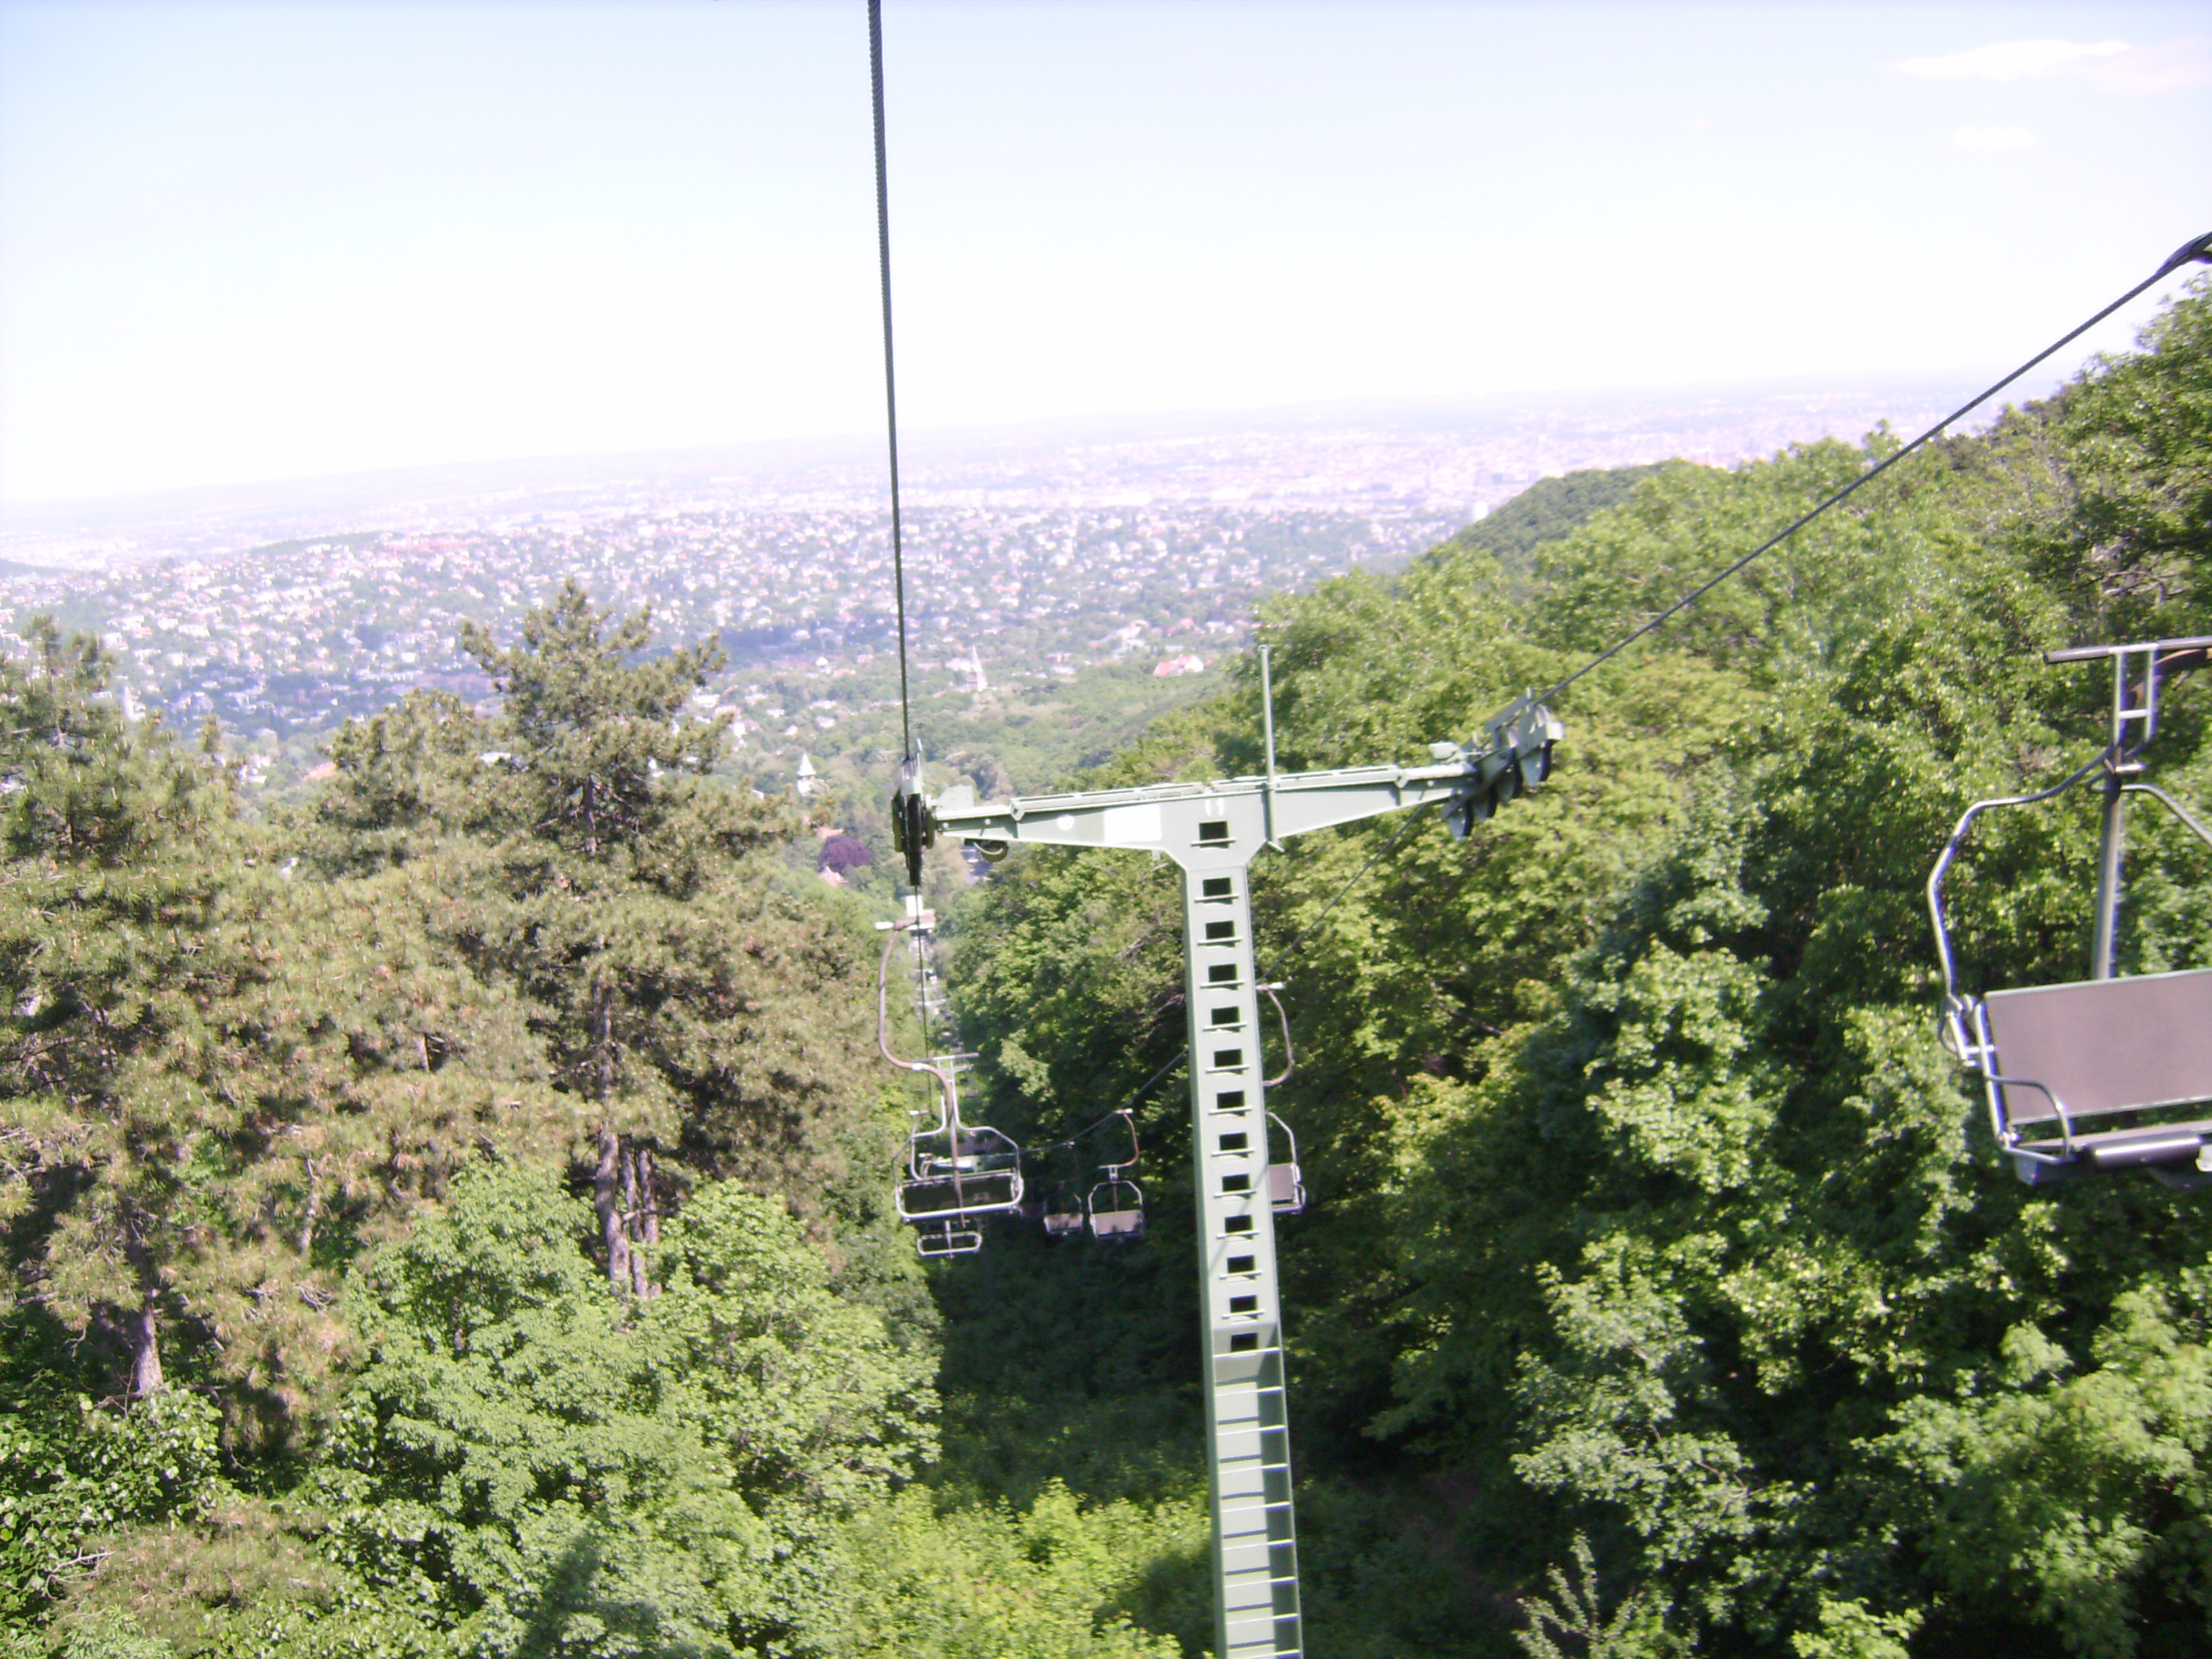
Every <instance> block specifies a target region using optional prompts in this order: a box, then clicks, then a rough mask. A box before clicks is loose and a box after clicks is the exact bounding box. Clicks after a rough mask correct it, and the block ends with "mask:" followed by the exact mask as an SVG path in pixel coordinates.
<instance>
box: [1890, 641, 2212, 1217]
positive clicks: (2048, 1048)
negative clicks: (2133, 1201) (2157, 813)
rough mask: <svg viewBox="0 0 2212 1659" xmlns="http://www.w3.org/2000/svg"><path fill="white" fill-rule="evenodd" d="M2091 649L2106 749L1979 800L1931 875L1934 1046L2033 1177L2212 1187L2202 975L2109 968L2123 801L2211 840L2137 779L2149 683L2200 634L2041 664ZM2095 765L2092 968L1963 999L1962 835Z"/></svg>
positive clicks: (2210, 1018)
mask: <svg viewBox="0 0 2212 1659" xmlns="http://www.w3.org/2000/svg"><path fill="white" fill-rule="evenodd" d="M2097 657H2109V658H2110V659H2112V665H2113V696H2112V744H2111V745H2110V747H2108V748H2107V749H2106V750H2105V751H2104V752H2103V753H2102V754H2100V755H2099V756H2098V757H2096V758H2095V759H2093V760H2092V761H2090V762H2089V763H2087V765H2085V766H2083V767H2081V769H2079V770H2077V771H2075V773H2073V774H2072V775H2070V776H2069V777H2067V778H2066V779H2064V780H2063V781H2061V782H2059V783H2057V784H2054V785H2053V786H2051V787H2050V788H2048V789H2043V790H2039V791H2037V792H2035V793H2032V794H2026V795H2014V796H2006V797H2002V798H1999V799H1990V800H1983V801H1976V802H1975V803H1974V804H1973V805H1971V806H1969V807H1968V808H1967V809H1966V812H1965V814H1964V815H1963V816H1962V817H1960V819H1959V822H1958V825H1957V827H1956V828H1955V829H1954V830H1953V831H1952V832H1951V839H1950V841H1949V842H1948V843H1947V844H1946V846H1945V847H1944V848H1943V854H1942V857H1941V858H1939V859H1938V860H1936V868H1935V869H1934V871H1933V872H1931V873H1930V874H1929V878H1928V907H1929V915H1930V917H1931V918H1932V920H1933V921H1934V923H1935V927H1936V951H1937V954H1938V956H1939V957H1940V958H1941V961H1942V970H1943V987H1944V1000H1943V1025H1942V1035H1943V1040H1944V1042H1945V1045H1946V1046H1947V1047H1948V1048H1950V1049H1951V1051H1952V1052H1953V1053H1954V1054H1956V1055H1957V1056H1958V1058H1959V1060H1960V1062H1961V1064H1963V1065H1964V1066H1966V1068H1967V1069H1968V1070H1969V1071H1970V1072H1972V1073H1976V1074H1978V1076H1979V1077H1980V1078H1981V1079H1982V1085H1983V1090H1984V1095H1985V1097H1986V1099H1987V1103H1988V1108H1989V1113H1990V1126H1991V1127H1992V1129H1993V1130H1994V1131H1995V1133H1996V1141H1997V1145H1998V1146H1999V1147H2000V1148H2002V1150H2003V1151H2004V1152H2006V1153H2007V1154H2008V1156H2009V1157H2010V1158H2011V1159H2012V1164H2013V1169H2014V1172H2015V1174H2017V1175H2018V1176H2020V1178H2021V1180H2022V1181H2025V1182H2027V1183H2028V1184H2030V1185H2031V1186H2034V1185H2040V1184H2042V1183H2044V1182H2050V1181H2055V1180H2058V1179H2061V1178H2063V1177H2065V1176H2072V1175H2075V1174H2078V1173H2081V1172H2082V1171H2084V1170H2117V1169H2143V1170H2148V1171H2149V1172H2150V1174H2151V1175H2153V1176H2155V1177H2157V1178H2158V1179H2159V1180H2160V1181H2163V1182H2166V1184H2168V1185H2170V1186H2177V1187H2197V1186H2200V1185H2204V1184H2208V1183H2212V1116H2206V1115H2204V1114H2205V1112H2206V1111H2207V1110H2208V1109H2212V969H2202V968H2200V969H2191V970H2186V971H2183V972H2179V973H2164V974H2141V975H2130V976H2127V977H2124V978H2120V977H2114V976H2113V945H2114V935H2115V932H2116V918H2117V915H2118V909H2119V901H2120V855H2121V851H2122V834H2123V822H2124V819H2123V814H2124V809H2125V805H2126V800H2127V797H2128V796H2130V795H2134V794H2142V795H2148V796H2150V797H2151V798H2152V799H2155V800H2157V801H2158V802H2160V804H2161V805H2164V806H2166V808H2167V809H2168V810H2169V811H2172V813H2173V814H2174V815H2175V816H2176V817H2179V819H2180V820H2181V822H2182V823H2184V824H2185V825H2186V826H2187V827H2188V828H2189V829H2190V830H2191V832H2193V833H2194V834H2195V835H2196V836H2197V837H2198V838H2199V839H2201V840H2203V842H2205V843H2206V844H2207V845H2208V846H2212V831H2208V830H2207V829H2205V827H2204V826H2203V824H2202V823H2199V822H2198V821H2197V818H2196V817H2195V816H2194V815H2192V814H2191V812H2190V811H2189V810H2188V808H2186V807H2185V806H2184V805H2181V803H2180V802H2179V801H2177V800H2175V799H2173V798H2172V796H2170V795H2168V794H2166V793H2165V792H2164V791H2163V790H2160V789H2159V788H2156V787H2154V786H2152V785H2150V784H2148V783H2145V782H2142V781H2141V775H2142V770H2143V765H2142V761H2141V760H2140V759H2139V758H2138V757H2140V755H2141V754H2142V750H2144V749H2145V748H2146V747H2147V746H2148V744H2149V742H2150V740H2151V738H2154V736H2156V735H2157V731H2158V706H2159V695H2160V688H2161V684H2162V681H2163V680H2164V679H2165V678H2166V677H2167V676H2169V675H2172V674H2173V673H2177V672H2181V671H2186V670H2188V669H2191V668H2196V667H2201V666H2203V665H2204V664H2205V663H2206V661H2207V659H2208V657H2212V638H2197V639H2185V640H2159V641H2152V642H2149V643H2147V644H2139V645H2126V646H2098V647H2086V648H2084V649H2081V650H2075V651H2057V652H2051V653H2046V655H2045V660H2046V661H2050V662H2073V661H2082V660H2087V659H2092V658H2097ZM2100 774H2101V781H2102V787H2103V793H2104V797H2105V805H2104V822H2103V830H2102V837H2101V846H2100V860H2099V866H2100V875H2099V881H2098V892H2097V915H2096V924H2095V930H2094V937H2093V945H2092V949H2091V975H2092V976H2091V977H2090V978H2088V979H2087V980H2081V981H2073V982H2070V983H2066V984H2059V985H2039V986H2025V987H2017V988H2014V989H2008V990H1999V991H1990V992H1988V993H1986V994H1984V995H1981V996H1978V997H1977V996H1972V995H1970V994H1966V993H1963V992H1961V991H1960V989H1959V988H1958V972H1957V965H1956V962H1955V960H1954V953H1953V951H1952V946H1951V936H1950V932H1949V928H1948V926H1947V924H1946V922H1945V920H1944V915H1943V893H1942V888H1943V878H1944V876H1945V874H1946V873H1947V872H1948V871H1949V869H1950V866H1951V863H1952V860H1954V858H1955V857H1956V856H1957V854H1958V852H1959V848H1960V843H1961V842H1962V841H1963V839H1964V838H1965V836H1966V831H1967V829H1969V827H1971V826H1972V823H1973V822H1974V820H1975V818H1976V817H1978V816H1979V815H1980V814H1981V813H1983V812H1984V811H1990V810H1994V809H1996V808H2000V807H2008V806H2025V805H2033V804H2036V803H2039V802H2043V801H2048V800H2051V799H2055V798H2057V796H2059V795H2061V794H2063V793H2065V792H2066V791H2068V790H2069V789H2071V788H2072V787H2075V785H2076V784H2078V783H2081V782H2083V781H2087V779H2088V778H2090V777H2091V776H2093V775H2100ZM2192 1112H2193V1114H2194V1115H2191V1113H2192ZM2092 1124H2093V1125H2096V1126H2097V1127H2085V1126H2088V1125H2092Z"/></svg>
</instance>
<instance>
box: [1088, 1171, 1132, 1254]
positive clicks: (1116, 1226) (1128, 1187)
mask: <svg viewBox="0 0 2212 1659" xmlns="http://www.w3.org/2000/svg"><path fill="white" fill-rule="evenodd" d="M1084 1208H1085V1212H1087V1213H1088V1215H1089V1216H1090V1219H1091V1237H1093V1238H1095V1239H1097V1241H1098V1242H1099V1243H1102V1244H1131V1243H1135V1242H1136V1241H1137V1240H1138V1239H1140V1238H1142V1237H1144V1236H1145V1194H1144V1190H1143V1188H1140V1187H1139V1186H1138V1185H1137V1183H1136V1182H1133V1181H1132V1180H1130V1179H1129V1178H1128V1177H1127V1176H1125V1175H1122V1174H1121V1173H1119V1171H1118V1170H1115V1172H1113V1173H1111V1174H1109V1176H1108V1177H1107V1178H1106V1179H1105V1180H1103V1181H1102V1182H1099V1183H1098V1184H1097V1186H1095V1187H1093V1188H1091V1195H1090V1197H1089V1198H1087V1199H1086V1200H1085V1201H1084Z"/></svg>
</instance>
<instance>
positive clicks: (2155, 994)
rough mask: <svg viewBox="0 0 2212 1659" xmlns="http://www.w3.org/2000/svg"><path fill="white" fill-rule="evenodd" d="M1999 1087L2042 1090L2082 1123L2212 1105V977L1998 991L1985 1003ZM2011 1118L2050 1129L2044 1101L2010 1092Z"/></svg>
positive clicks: (2210, 973)
mask: <svg viewBox="0 0 2212 1659" xmlns="http://www.w3.org/2000/svg"><path fill="white" fill-rule="evenodd" d="M1983 1005H1984V1008H1985V1009H1986V1010H1987V1012H1988V1015H1989V1023H1990V1041H1991V1044H1992V1046H1993V1047H1994V1048H1995V1049H1996V1062H1995V1063H1996V1073H1997V1075H1998V1076H1999V1077H2005V1078H2016V1079H2021V1080H2022V1081H2033V1082H2036V1083H2039V1084H2041V1085H2043V1086H2044V1088H2045V1089H2048V1090H2050V1091H2051V1092H2052V1093H2053V1094H2056V1095H2057V1097H2059V1099H2061V1100H2063V1102H2065V1103H2066V1109H2067V1111H2068V1113H2069V1114H2070V1115H2072V1117H2073V1118H2074V1120H2075V1122H2076V1123H2079V1122H2080V1121H2081V1119H2083V1118H2087V1117H2095V1116H2098V1115H2101V1114H2106V1113H2111V1112H2130V1111H2140V1110H2143V1109H2148V1108H2150V1107H2154V1106H2181V1105H2186V1104H2189V1103H2192V1102H2197V1101H2204V1100H2212V968H2199V969H2193V970H2191V971H2190V972H2187V973H2179V974H2139V975H2135V976H2133V977H2132V978H2128V979H2091V980H2083V981H2080V982H2078V983H2076V984H2072V985H2039V986H2033V987H2027V988H2025V989H2021V990H2017V991H1992V992H1990V994H1989V995H1988V996H1986V997H1984V999H1983ZM2004 1103H2005V1116H2006V1118H2007V1119H2008V1121H2011V1122H2013V1123H2015V1124H2019V1123H2033V1122H2037V1121H2048V1120H2050V1119H2052V1118H2056V1117H2057V1115H2058V1111H2057V1108H2056V1107H2055V1106H2053V1105H2052V1104H2051V1101H2050V1100H2049V1099H2048V1098H2046V1097H2045V1096H2044V1095H2043V1094H2042V1093H2041V1092H2040V1091H2037V1090H2033V1089H2018V1088H2015V1089H2007V1090H2006V1091H2004Z"/></svg>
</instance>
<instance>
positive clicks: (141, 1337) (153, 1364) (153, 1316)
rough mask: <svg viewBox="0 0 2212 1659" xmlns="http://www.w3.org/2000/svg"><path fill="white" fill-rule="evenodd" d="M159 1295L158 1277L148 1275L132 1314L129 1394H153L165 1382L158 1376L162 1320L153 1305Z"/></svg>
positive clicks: (163, 1386) (138, 1397)
mask: <svg viewBox="0 0 2212 1659" xmlns="http://www.w3.org/2000/svg"><path fill="white" fill-rule="evenodd" d="M160 1296H161V1286H160V1284H159V1283H158V1281H156V1280H154V1279H149V1280H148V1281H147V1283H146V1286H145V1289H144V1291H143V1292H142V1293H141V1295H140V1297H139V1301H138V1311H137V1313H135V1314H133V1315H131V1319H130V1322H129V1326H128V1328H129V1330H130V1333H131V1398H133V1399H134V1400H143V1399H145V1398H147V1397H148V1396H149V1395H156V1394H159V1393H161V1390H162V1389H164V1388H165V1387H167V1384H166V1383H164V1382H163V1380H162V1377H161V1319H160V1317H159V1316H158V1309H157V1306H156V1304H157V1302H158V1301H159V1298H160Z"/></svg>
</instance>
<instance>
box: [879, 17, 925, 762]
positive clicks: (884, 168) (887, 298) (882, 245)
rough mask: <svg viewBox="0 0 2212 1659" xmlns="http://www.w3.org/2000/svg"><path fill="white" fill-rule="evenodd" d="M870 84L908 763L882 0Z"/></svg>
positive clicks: (910, 707) (910, 717) (909, 743)
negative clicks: (873, 120)
mask: <svg viewBox="0 0 2212 1659" xmlns="http://www.w3.org/2000/svg"><path fill="white" fill-rule="evenodd" d="M868 80H869V86H870V90H871V91H872V93H873V94H874V101H875V114H876V252H877V256H878V264H879V265H880V266H881V268H882V272H883V288H884V422H885V425H886V427H887V428H888V429H889V433H890V459H891V595H892V599H893V602H894V604H895V605H896V607H897V611H898V665H899V737H900V742H901V744H902V747H901V749H900V751H899V753H900V758H901V759H902V760H903V761H907V762H911V761H912V760H913V759H914V758H915V750H914V702H913V698H912V697H911V696H910V695H909V694H908V689H907V671H906V550H905V547H904V544H903V538H902V533H901V528H900V524H899V470H898V382H897V378H896V374H894V372H893V369H892V353H891V197H890V179H889V172H890V169H889V166H888V163H887V162H886V161H885V157H884V8H883V0H868Z"/></svg>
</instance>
